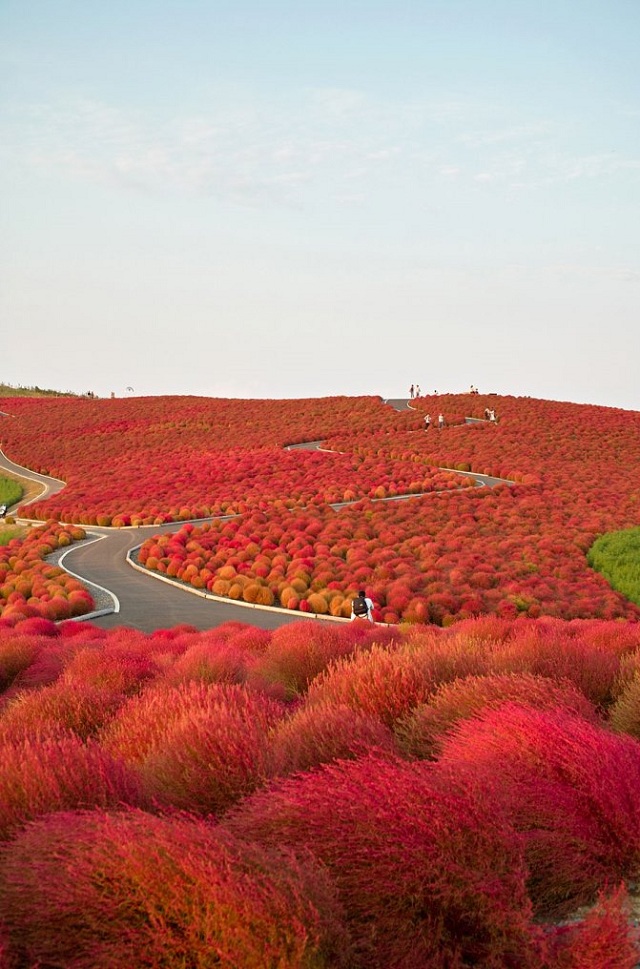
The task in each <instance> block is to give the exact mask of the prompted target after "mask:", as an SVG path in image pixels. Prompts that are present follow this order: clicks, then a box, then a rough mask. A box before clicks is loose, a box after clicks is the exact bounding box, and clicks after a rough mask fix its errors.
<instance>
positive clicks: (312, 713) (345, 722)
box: [271, 706, 397, 776]
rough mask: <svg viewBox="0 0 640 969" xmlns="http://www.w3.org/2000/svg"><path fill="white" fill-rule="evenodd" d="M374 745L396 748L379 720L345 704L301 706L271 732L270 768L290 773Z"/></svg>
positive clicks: (351, 755) (380, 748)
mask: <svg viewBox="0 0 640 969" xmlns="http://www.w3.org/2000/svg"><path fill="white" fill-rule="evenodd" d="M373 748H375V749H377V750H378V751H387V752H389V753H393V752H396V750H397V748H396V745H395V743H394V739H393V734H392V733H391V731H390V730H389V728H388V727H387V726H386V725H385V724H383V723H382V722H381V721H380V720H378V719H376V718H374V717H368V716H365V715H363V714H361V713H358V712H357V711H356V710H352V709H351V707H347V706H328V707H323V706H320V707H310V708H309V707H301V708H300V709H298V710H296V712H295V713H294V714H293V715H292V716H291V717H289V718H288V719H287V720H282V721H281V722H280V723H279V724H277V725H276V727H275V729H274V731H273V735H272V738H271V758H272V771H273V773H274V775H276V776H280V775H284V774H292V773H294V772H295V771H305V770H309V769H310V768H312V767H317V766H318V765H319V764H326V763H329V762H331V761H334V760H346V759H350V758H354V757H358V756H361V755H362V754H363V753H365V752H368V751H370V750H372V749H373Z"/></svg>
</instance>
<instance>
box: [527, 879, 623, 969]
mask: <svg viewBox="0 0 640 969" xmlns="http://www.w3.org/2000/svg"><path fill="white" fill-rule="evenodd" d="M629 908H630V907H629V899H628V897H627V893H626V890H625V888H624V886H621V887H620V888H619V889H618V890H617V891H616V892H615V893H614V894H613V895H611V896H609V897H607V896H605V895H602V896H601V897H600V898H599V900H598V904H597V905H596V906H594V908H593V909H592V910H591V912H590V913H589V914H588V915H587V916H586V918H585V919H583V920H582V921H581V922H576V923H571V924H569V925H566V926H562V927H558V928H556V929H554V930H553V931H552V932H551V933H550V936H549V942H550V945H549V949H550V951H549V955H548V956H547V961H545V969H635V967H636V966H637V965H638V963H639V962H640V938H639V933H638V929H637V928H635V927H633V926H632V925H631V923H630V920H629V919H630V911H629Z"/></svg>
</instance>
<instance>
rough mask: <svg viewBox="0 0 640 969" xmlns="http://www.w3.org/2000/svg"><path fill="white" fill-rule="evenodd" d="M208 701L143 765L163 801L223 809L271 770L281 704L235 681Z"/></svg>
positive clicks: (153, 792)
mask: <svg viewBox="0 0 640 969" xmlns="http://www.w3.org/2000/svg"><path fill="white" fill-rule="evenodd" d="M208 701H209V702H208V703H207V704H206V705H203V706H200V707H199V708H194V709H191V710H187V712H186V714H185V716H184V717H182V718H181V719H179V720H177V721H175V722H174V723H173V724H172V725H171V727H170V728H169V729H168V730H167V731H166V732H165V733H164V735H163V737H162V741H161V743H159V744H156V745H155V746H154V747H153V748H152V749H151V750H150V751H149V752H148V754H147V756H146V757H145V759H144V760H143V761H142V762H141V764H140V774H141V776H142V778H143V782H144V786H145V789H146V791H147V792H148V794H149V795H150V796H151V797H152V798H153V799H154V800H157V801H158V802H159V803H160V804H163V805H170V806H173V807H178V808H183V809H185V810H189V811H193V812H195V813H203V814H208V813H212V812H213V813H220V812H222V811H224V810H226V808H228V807H229V805H230V804H233V803H234V801H237V800H239V799H240V798H242V797H244V796H245V795H246V794H249V793H250V792H251V791H253V790H254V789H255V788H256V787H257V786H258V785H259V784H261V783H263V782H264V780H265V779H266V777H267V776H268V774H269V753H270V747H269V732H270V729H271V727H272V726H273V725H274V724H275V723H276V721H277V720H278V719H279V718H280V717H281V716H282V709H281V707H280V705H279V704H278V703H275V702H274V701H273V700H270V699H269V698H268V697H266V696H262V695H260V694H258V693H250V692H249V691H247V690H245V689H244V688H243V687H240V686H230V685H216V686H214V687H210V688H209V697H208Z"/></svg>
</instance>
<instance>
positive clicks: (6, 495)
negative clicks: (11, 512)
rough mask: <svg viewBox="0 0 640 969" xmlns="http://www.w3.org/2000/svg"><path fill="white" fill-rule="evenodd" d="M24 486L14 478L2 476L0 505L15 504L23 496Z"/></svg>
mask: <svg viewBox="0 0 640 969" xmlns="http://www.w3.org/2000/svg"><path fill="white" fill-rule="evenodd" d="M22 494H23V490H22V486H21V485H20V484H19V483H18V482H17V481H14V480H13V478H0V505H6V506H7V508H8V507H9V506H10V505H15V503H16V502H17V501H20V499H21V498H22Z"/></svg>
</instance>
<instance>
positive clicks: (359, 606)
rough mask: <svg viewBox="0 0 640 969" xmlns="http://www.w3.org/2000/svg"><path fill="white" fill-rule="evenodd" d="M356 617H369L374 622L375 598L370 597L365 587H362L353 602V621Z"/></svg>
mask: <svg viewBox="0 0 640 969" xmlns="http://www.w3.org/2000/svg"><path fill="white" fill-rule="evenodd" d="M354 619H367V620H368V621H369V622H373V600H372V599H370V598H369V596H368V595H367V594H366V592H365V590H364V589H360V591H359V592H358V595H357V596H356V597H355V599H354V600H353V602H352V603H351V621H352V622H353V620H354Z"/></svg>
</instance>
